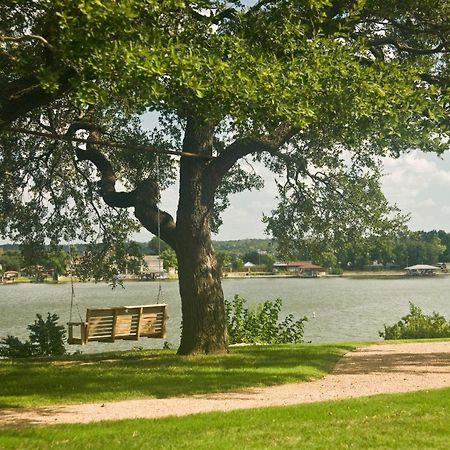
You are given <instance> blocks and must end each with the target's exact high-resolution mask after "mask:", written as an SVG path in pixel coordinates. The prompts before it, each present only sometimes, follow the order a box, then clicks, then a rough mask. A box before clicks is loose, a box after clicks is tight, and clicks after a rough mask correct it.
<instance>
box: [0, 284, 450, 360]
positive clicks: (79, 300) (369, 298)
mask: <svg viewBox="0 0 450 450" xmlns="http://www.w3.org/2000/svg"><path fill="white" fill-rule="evenodd" d="M223 288H224V291H225V296H226V297H227V298H229V299H231V298H232V297H233V296H234V295H235V294H237V293H238V294H240V295H241V296H243V297H244V298H246V299H247V300H248V302H249V304H252V303H258V302H260V301H262V300H266V299H270V300H274V299H276V298H282V299H283V311H282V312H283V316H284V315H286V314H289V313H292V314H294V315H295V316H297V317H301V316H304V315H306V316H307V317H308V318H309V321H308V322H307V323H306V327H305V339H306V340H311V341H314V342H317V341H345V340H375V339H379V336H378V331H379V330H381V329H383V325H384V324H385V323H386V324H392V323H394V322H396V321H398V320H399V319H400V318H401V317H402V316H404V315H405V314H407V313H408V309H409V305H408V302H410V301H411V302H413V303H414V304H416V305H418V306H420V307H421V308H423V309H424V311H425V312H426V313H431V312H432V311H438V312H440V313H441V314H443V315H444V316H446V317H447V318H450V295H449V293H450V277H446V276H443V277H433V278H402V279H386V278H385V279H349V278H318V279H305V278H304V279H302V278H287V279H270V278H269V279H267V278H264V279H251V278H250V279H230V280H226V279H225V280H223ZM162 289H163V301H164V302H165V303H168V305H169V316H170V319H169V323H168V336H167V341H168V342H170V343H171V344H173V345H177V343H178V340H179V333H180V321H181V309H180V296H179V293H178V283H177V282H173V281H164V282H163V283H162ZM70 290H71V287H70V284H61V285H45V284H17V285H0V338H2V337H5V336H6V335H7V334H12V335H15V336H19V337H21V338H25V337H27V336H28V332H27V330H26V326H27V325H28V324H30V323H32V322H33V321H34V319H35V315H36V313H40V314H42V315H44V316H45V315H46V313H47V311H50V312H52V313H57V314H58V315H59V316H60V318H61V321H62V322H63V323H65V322H67V321H68V320H69V316H70V299H71V295H70ZM157 292H158V283H156V282H135V283H127V284H126V285H125V289H122V288H120V287H119V288H116V289H114V290H112V289H111V288H110V287H109V286H108V285H106V284H93V283H78V284H76V285H75V295H76V297H75V301H76V305H75V307H74V309H73V313H72V320H75V321H76V320H78V319H79V318H80V316H81V317H82V318H83V319H84V318H85V314H86V308H87V307H102V306H121V305H134V304H137V305H138V304H148V303H156V300H157ZM78 311H79V314H78ZM314 313H315V318H313V315H314ZM136 345H138V346H141V347H146V348H155V347H156V348H161V347H162V345H163V341H162V340H160V339H141V340H140V341H139V342H133V341H117V342H116V343H114V344H113V345H112V344H99V343H90V344H89V345H87V346H84V347H82V350H83V352H91V351H92V352H96V351H106V350H113V349H127V348H131V347H133V346H136ZM71 348H72V349H73V350H75V349H77V348H80V347H78V346H72V347H71Z"/></svg>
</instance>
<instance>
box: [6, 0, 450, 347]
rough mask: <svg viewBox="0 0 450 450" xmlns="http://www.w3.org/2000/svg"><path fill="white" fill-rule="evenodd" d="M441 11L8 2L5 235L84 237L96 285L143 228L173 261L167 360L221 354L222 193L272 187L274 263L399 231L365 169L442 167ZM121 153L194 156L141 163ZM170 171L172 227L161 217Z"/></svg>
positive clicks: (445, 26)
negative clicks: (144, 118)
mask: <svg viewBox="0 0 450 450" xmlns="http://www.w3.org/2000/svg"><path fill="white" fill-rule="evenodd" d="M449 12H450V6H449V3H448V1H445V0H426V1H418V0H408V1H402V2H399V1H396V0H387V1H384V2H378V1H375V0H365V1H364V0H292V1H286V0H260V1H257V2H254V3H252V4H251V5H250V6H246V5H242V4H240V3H239V2H237V1H232V2H225V1H221V0H198V1H189V0H186V1H181V0H164V1H160V0H119V1H117V0H114V1H113V0H84V1H82V2H80V1H78V0H77V1H75V0H43V1H40V2H28V1H25V0H6V1H5V2H3V3H2V6H1V7H0V23H1V29H0V52H1V53H0V127H1V128H3V132H2V134H1V136H0V145H1V154H0V173H1V174H2V184H1V187H0V189H1V191H0V195H1V199H2V200H1V201H0V232H1V233H2V235H9V236H11V237H13V238H14V239H22V240H25V241H27V240H31V241H34V240H41V241H43V240H45V239H50V240H51V241H52V242H58V241H60V240H64V239H65V240H71V239H74V238H75V237H76V236H78V237H81V238H83V239H87V238H88V237H89V236H96V235H99V236H101V237H99V239H100V240H101V241H102V246H103V247H99V246H96V247H92V249H91V250H92V251H91V253H92V255H93V256H92V258H91V259H92V260H94V261H95V262H96V264H97V267H98V260H99V254H100V255H101V256H103V257H104V258H106V259H110V258H109V257H110V255H111V251H110V250H108V249H111V248H113V249H114V250H115V252H116V253H117V254H125V252H126V250H125V248H124V245H123V243H124V242H125V241H126V236H127V235H128V233H129V232H130V231H131V230H133V229H134V228H135V227H137V226H138V224H139V225H142V226H144V227H145V228H147V229H148V230H149V231H151V232H153V233H154V234H155V235H160V237H161V238H162V239H163V240H164V241H165V242H167V243H168V244H169V245H170V246H171V247H172V248H173V249H174V250H175V252H176V254H177V258H178V262H179V276H180V292H181V297H182V302H183V327H184V328H183V334H182V344H181V347H180V349H181V350H180V351H181V352H182V353H192V352H194V353H195V352H198V351H200V352H202V351H206V352H209V351H223V349H224V345H225V344H224V343H225V340H226V331H225V325H223V324H224V309H223V293H222V291H221V288H220V278H219V277H220V274H219V272H220V271H219V270H217V262H216V261H215V258H214V255H213V250H212V244H211V238H210V231H211V229H215V227H217V226H218V225H220V217H219V214H218V212H220V211H221V210H223V209H224V208H226V206H227V205H228V202H229V200H228V195H229V194H230V193H232V192H238V191H239V190H242V189H248V188H252V187H259V186H261V179H260V178H259V177H258V176H257V175H256V174H255V173H253V172H252V171H251V170H248V165H247V164H246V161H247V162H250V164H251V161H252V160H253V161H256V162H259V163H263V164H265V165H266V166H267V167H269V168H270V169H271V170H272V171H273V173H274V176H275V177H276V178H277V180H278V184H279V200H280V206H279V208H278V209H277V210H275V211H274V212H273V215H272V217H268V218H266V221H267V225H268V230H269V231H270V232H271V233H272V234H273V236H274V237H276V238H278V240H279V241H280V242H281V244H283V245H285V246H289V245H292V242H293V241H299V240H301V239H304V238H308V237H310V236H312V235H313V234H314V235H315V236H319V237H320V238H321V240H322V241H327V242H333V241H336V242H338V243H342V241H343V240H352V239H356V238H357V236H369V235H375V236H376V235H380V234H383V233H385V232H386V230H387V229H389V227H391V228H392V226H394V227H400V226H401V224H402V222H403V219H402V218H401V217H400V216H398V211H396V210H395V208H392V207H390V206H389V205H388V204H387V202H386V200H385V198H384V196H383V194H382V192H381V190H380V188H379V178H380V175H381V170H380V166H379V164H380V158H381V157H383V156H386V155H392V156H398V155H399V154H401V153H402V152H404V151H408V150H410V149H412V148H418V149H421V150H424V151H435V152H438V153H441V152H442V151H444V150H445V149H446V148H447V140H448V124H449V121H448V107H449V97H448V95H449V94H448V80H449V73H448V53H447V52H448V42H449V30H450V24H449V17H450V14H449ZM146 110H147V111H153V112H155V113H157V114H158V115H159V117H160V118H161V128H160V130H159V131H155V132H154V133H152V134H146V133H144V132H143V131H142V130H141V127H140V123H139V119H138V115H139V114H141V113H142V112H143V111H146ZM18 127H22V128H27V129H28V130H34V131H39V130H41V131H42V130H45V131H46V132H48V133H50V134H52V135H53V136H54V137H55V138H57V139H54V140H49V139H47V138H44V137H42V136H35V135H33V136H30V135H26V134H19V133H18ZM12 128H14V129H15V131H14V130H12ZM74 137H77V138H86V141H87V142H86V145H85V146H82V145H77V144H76V143H75V142H73V143H70V139H72V138H74ZM63 138H64V139H68V140H69V142H65V141H61V139H63ZM100 140H108V141H116V142H120V143H121V144H126V145H125V146H121V147H120V148H119V147H114V146H111V145H99V141H100ZM136 144H146V145H147V147H148V146H150V147H152V148H153V149H154V150H156V149H159V150H164V149H166V150H167V149H172V150H175V151H176V150H183V152H189V153H194V154H196V155H197V156H198V157H197V158H192V157H187V156H182V155H181V154H180V156H182V157H181V159H180V160H179V161H178V159H177V158H173V157H169V156H167V155H166V156H163V155H161V156H159V157H158V158H156V156H155V155H156V154H155V153H154V152H149V151H146V150H144V149H143V147H136ZM176 172H178V173H179V179H180V198H179V206H178V211H177V217H176V218H173V217H172V216H171V215H170V214H168V213H167V212H165V211H163V210H161V209H159V207H158V200H159V192H160V189H163V188H164V187H166V186H167V185H168V184H169V183H171V182H173V180H174V178H175V176H176ZM128 208H134V215H135V219H137V222H136V220H132V218H131V217H130V216H129V214H128V211H127V210H128ZM99 230H100V234H99ZM111 230H113V231H114V232H113V233H112V232H111ZM99 249H100V250H99ZM96 252H97V253H96ZM188 305H189V306H188ZM194 317H196V318H198V317H200V318H201V319H200V320H197V319H194ZM183 336H184V337H183ZM187 336H189V338H188V337H187ZM188 341H189V342H188Z"/></svg>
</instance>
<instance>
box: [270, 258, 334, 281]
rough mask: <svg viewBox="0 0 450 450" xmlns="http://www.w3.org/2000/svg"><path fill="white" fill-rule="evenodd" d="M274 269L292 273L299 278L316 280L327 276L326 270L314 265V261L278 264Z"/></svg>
mask: <svg viewBox="0 0 450 450" xmlns="http://www.w3.org/2000/svg"><path fill="white" fill-rule="evenodd" d="M273 268H274V269H275V270H282V271H287V272H291V273H293V274H296V275H297V276H299V277H313V278H315V277H320V276H321V275H324V274H325V269H324V268H323V267H320V266H317V265H316V264H313V263H312V261H289V262H276V263H275V264H274V265H273Z"/></svg>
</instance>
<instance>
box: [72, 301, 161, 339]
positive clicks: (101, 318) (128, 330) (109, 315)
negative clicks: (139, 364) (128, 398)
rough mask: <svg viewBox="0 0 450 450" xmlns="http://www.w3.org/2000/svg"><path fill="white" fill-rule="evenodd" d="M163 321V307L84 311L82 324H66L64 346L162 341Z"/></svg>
mask: <svg viewBox="0 0 450 450" xmlns="http://www.w3.org/2000/svg"><path fill="white" fill-rule="evenodd" d="M167 319H168V316H167V305H166V304H160V305H138V306H118V307H111V308H88V309H87V311H86V321H85V322H68V324H67V325H68V328H69V330H68V331H69V337H68V339H67V343H68V344H75V345H84V344H87V343H88V342H94V341H95V342H114V341H115V340H116V339H128V340H135V341H137V340H139V338H141V337H148V338H165V337H166V322H167Z"/></svg>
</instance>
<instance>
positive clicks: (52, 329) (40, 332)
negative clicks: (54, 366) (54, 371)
mask: <svg viewBox="0 0 450 450" xmlns="http://www.w3.org/2000/svg"><path fill="white" fill-rule="evenodd" d="M36 317H37V319H36V320H35V321H34V323H32V324H31V325H28V327H27V329H28V330H29V331H30V334H29V340H27V341H25V342H22V341H21V340H20V339H19V338H17V337H15V336H7V337H6V338H5V339H2V340H1V341H0V357H4V358H28V357H30V356H59V355H64V354H65V353H66V349H65V347H64V340H65V335H66V331H65V329H64V326H62V325H58V319H59V317H58V315H57V314H50V313H47V318H46V320H44V319H43V318H42V316H41V315H40V314H36Z"/></svg>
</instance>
